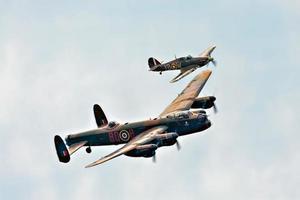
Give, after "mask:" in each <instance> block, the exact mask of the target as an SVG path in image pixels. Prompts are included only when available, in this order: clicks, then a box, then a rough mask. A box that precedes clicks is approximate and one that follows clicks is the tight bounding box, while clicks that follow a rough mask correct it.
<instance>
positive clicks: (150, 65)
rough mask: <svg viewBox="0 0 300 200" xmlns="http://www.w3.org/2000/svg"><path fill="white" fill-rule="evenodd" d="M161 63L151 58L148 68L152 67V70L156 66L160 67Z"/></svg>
mask: <svg viewBox="0 0 300 200" xmlns="http://www.w3.org/2000/svg"><path fill="white" fill-rule="evenodd" d="M160 64H161V63H160V62H159V61H158V60H156V59H155V58H153V57H150V58H149V59H148V66H149V67H150V69H151V68H152V67H154V66H156V65H160Z"/></svg>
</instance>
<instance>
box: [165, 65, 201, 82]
mask: <svg viewBox="0 0 300 200" xmlns="http://www.w3.org/2000/svg"><path fill="white" fill-rule="evenodd" d="M195 70H196V68H192V69H188V70H186V71H181V72H180V73H179V74H178V75H177V76H176V77H175V78H173V79H172V80H171V81H170V83H174V82H176V81H179V80H180V79H182V78H183V77H185V76H187V75H189V74H190V73H192V72H193V71H195Z"/></svg>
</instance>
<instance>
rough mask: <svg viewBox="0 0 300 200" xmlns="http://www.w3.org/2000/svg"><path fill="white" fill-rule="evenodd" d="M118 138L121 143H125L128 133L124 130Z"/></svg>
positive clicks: (128, 136)
mask: <svg viewBox="0 0 300 200" xmlns="http://www.w3.org/2000/svg"><path fill="white" fill-rule="evenodd" d="M119 137H120V139H121V140H122V141H123V142H127V141H128V140H129V139H130V135H129V132H128V131H126V130H122V131H120V133H119Z"/></svg>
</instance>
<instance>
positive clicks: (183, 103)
mask: <svg viewBox="0 0 300 200" xmlns="http://www.w3.org/2000/svg"><path fill="white" fill-rule="evenodd" d="M211 73H212V71H211V70H205V71H203V72H201V73H200V74H198V75H197V76H196V77H195V78H194V79H193V80H192V81H191V82H190V83H189V84H188V85H187V86H186V88H185V89H184V90H183V91H182V92H181V93H180V94H179V95H178V96H177V97H176V99H174V101H173V102H172V103H171V104H170V105H169V106H168V107H167V108H166V109H165V110H164V111H163V112H162V113H161V114H160V115H159V116H160V117H163V116H166V115H167V114H169V113H171V112H174V111H183V110H189V109H190V108H191V105H192V104H193V102H194V100H195V98H196V97H197V96H198V95H199V93H200V91H201V90H202V88H203V87H204V85H205V83H206V81H207V80H208V78H209V77H210V75H211Z"/></svg>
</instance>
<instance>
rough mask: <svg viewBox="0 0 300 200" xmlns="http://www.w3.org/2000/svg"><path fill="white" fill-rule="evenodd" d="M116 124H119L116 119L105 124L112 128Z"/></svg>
mask: <svg viewBox="0 0 300 200" xmlns="http://www.w3.org/2000/svg"><path fill="white" fill-rule="evenodd" d="M118 125H119V123H118V122H116V121H110V122H109V123H108V125H107V126H108V128H114V127H116V126H118Z"/></svg>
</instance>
